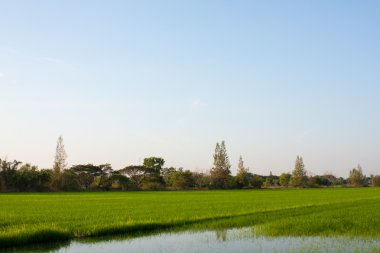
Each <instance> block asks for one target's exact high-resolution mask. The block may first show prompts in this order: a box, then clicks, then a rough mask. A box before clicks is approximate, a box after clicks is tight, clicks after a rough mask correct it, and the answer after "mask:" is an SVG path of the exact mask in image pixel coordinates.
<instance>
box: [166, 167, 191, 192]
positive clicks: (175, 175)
mask: <svg viewBox="0 0 380 253" xmlns="http://www.w3.org/2000/svg"><path fill="white" fill-rule="evenodd" d="M168 186H170V187H173V188H175V189H189V188H192V187H194V186H195V180H194V177H193V173H192V172H191V171H189V170H185V171H183V170H182V169H180V170H177V171H174V172H172V173H170V175H169V180H168Z"/></svg>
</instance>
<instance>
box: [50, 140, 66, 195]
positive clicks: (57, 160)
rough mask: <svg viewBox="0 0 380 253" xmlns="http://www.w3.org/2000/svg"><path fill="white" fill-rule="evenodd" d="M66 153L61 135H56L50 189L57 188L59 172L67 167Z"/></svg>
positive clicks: (56, 189)
mask: <svg viewBox="0 0 380 253" xmlns="http://www.w3.org/2000/svg"><path fill="white" fill-rule="evenodd" d="M66 159H67V154H66V151H65V145H64V144H63V139H62V136H59V137H58V140H57V146H56V149H55V157H54V165H53V174H52V189H53V190H55V191H58V190H59V186H60V184H61V183H60V180H61V174H62V172H63V170H64V169H66V167H67V163H66Z"/></svg>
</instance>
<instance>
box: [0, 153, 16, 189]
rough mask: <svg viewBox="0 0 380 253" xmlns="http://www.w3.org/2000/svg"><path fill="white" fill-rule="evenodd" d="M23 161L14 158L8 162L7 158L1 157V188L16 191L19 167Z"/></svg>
mask: <svg viewBox="0 0 380 253" xmlns="http://www.w3.org/2000/svg"><path fill="white" fill-rule="evenodd" d="M20 164H21V162H19V161H16V160H14V161H13V162H8V161H7V160H6V159H4V160H1V159H0V190H1V191H15V190H16V185H17V183H16V179H17V169H18V167H19V165H20Z"/></svg>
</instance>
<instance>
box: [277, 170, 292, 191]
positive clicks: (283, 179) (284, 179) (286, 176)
mask: <svg viewBox="0 0 380 253" xmlns="http://www.w3.org/2000/svg"><path fill="white" fill-rule="evenodd" d="M291 177H292V175H291V174H290V173H282V174H281V175H280V179H279V182H280V185H281V186H282V187H286V188H287V187H288V186H289V183H290V178H291Z"/></svg>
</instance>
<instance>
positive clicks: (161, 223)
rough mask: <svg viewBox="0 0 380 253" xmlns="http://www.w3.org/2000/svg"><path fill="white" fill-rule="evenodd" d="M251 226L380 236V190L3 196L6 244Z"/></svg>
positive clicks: (0, 209)
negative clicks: (167, 230)
mask: <svg viewBox="0 0 380 253" xmlns="http://www.w3.org/2000/svg"><path fill="white" fill-rule="evenodd" d="M249 225H255V226H256V228H257V231H258V232H260V233H262V234H265V235H270V236H278V235H294V236H299V235H300V236H303V235H322V236H335V235H348V236H361V237H376V238H378V237H380V229H379V228H380V188H357V189H347V188H338V189H299V190H296V189H295V190H249V191H248V190H247V191H245V190H240V191H174V192H111V193H36V194H0V248H4V247H10V246H19V245H29V244H32V243H40V242H54V241H64V240H69V239H71V238H76V237H95V236H108V235H116V234H129V235H135V234H141V233H149V232H154V231H157V230H164V229H185V228H186V229H207V228H229V227H241V226H249Z"/></svg>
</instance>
